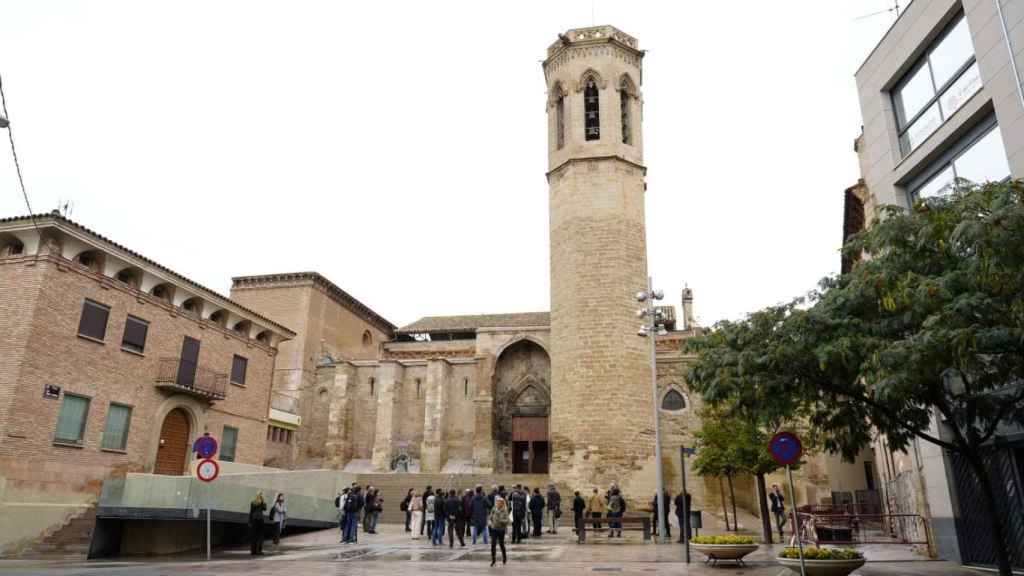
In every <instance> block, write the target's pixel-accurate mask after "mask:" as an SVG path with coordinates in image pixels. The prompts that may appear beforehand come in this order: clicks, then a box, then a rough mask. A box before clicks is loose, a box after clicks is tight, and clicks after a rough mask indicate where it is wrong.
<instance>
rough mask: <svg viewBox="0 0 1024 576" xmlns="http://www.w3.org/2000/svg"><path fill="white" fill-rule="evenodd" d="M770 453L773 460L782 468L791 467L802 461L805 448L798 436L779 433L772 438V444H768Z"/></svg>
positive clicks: (790, 433)
mask: <svg viewBox="0 0 1024 576" xmlns="http://www.w3.org/2000/svg"><path fill="white" fill-rule="evenodd" d="M768 451H769V452H771V455H772V459H773V460H775V462H776V463H778V464H779V465H780V466H789V465H791V464H796V463H797V462H798V461H799V460H800V456H801V455H803V453H804V447H803V444H801V443H800V439H799V438H797V437H796V434H793V433H792V432H779V433H778V434H776V435H775V436H772V439H771V442H769V443H768Z"/></svg>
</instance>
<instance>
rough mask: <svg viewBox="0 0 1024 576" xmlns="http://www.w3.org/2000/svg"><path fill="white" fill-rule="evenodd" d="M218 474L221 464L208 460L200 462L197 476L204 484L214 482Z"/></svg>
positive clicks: (197, 467)
mask: <svg viewBox="0 0 1024 576" xmlns="http://www.w3.org/2000/svg"><path fill="white" fill-rule="evenodd" d="M218 474H220V464H217V461H216V460H210V459H209V458H206V459H203V460H200V461H199V465H198V466H196V476H197V477H198V478H199V479H200V480H202V481H203V482H213V480H214V478H216V477H217V475H218Z"/></svg>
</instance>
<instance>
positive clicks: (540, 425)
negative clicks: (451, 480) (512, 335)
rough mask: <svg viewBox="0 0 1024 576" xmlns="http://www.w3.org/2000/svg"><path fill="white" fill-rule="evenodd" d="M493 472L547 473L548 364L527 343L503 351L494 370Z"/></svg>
mask: <svg viewBox="0 0 1024 576" xmlns="http://www.w3.org/2000/svg"><path fill="white" fill-rule="evenodd" d="M494 390H495V402H494V418H493V422H494V438H495V443H496V444H497V445H496V446H495V448H496V452H497V454H498V459H497V460H498V470H497V471H498V472H506V473H507V472H512V473H515V474H546V473H547V472H548V466H549V464H550V462H551V444H550V440H549V439H548V429H549V426H548V418H549V416H550V414H551V359H550V358H549V357H548V353H547V351H546V350H544V348H543V347H541V346H540V345H539V344H537V343H536V342H533V341H532V340H525V339H524V340H520V341H518V342H515V343H514V344H512V345H510V346H508V347H507V348H505V350H504V351H502V352H501V355H500V356H499V357H498V361H497V363H496V364H495V370H494Z"/></svg>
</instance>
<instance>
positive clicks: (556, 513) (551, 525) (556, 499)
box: [548, 484, 562, 534]
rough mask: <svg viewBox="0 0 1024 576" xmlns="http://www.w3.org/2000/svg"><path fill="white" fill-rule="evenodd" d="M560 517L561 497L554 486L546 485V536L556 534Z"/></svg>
mask: <svg viewBox="0 0 1024 576" xmlns="http://www.w3.org/2000/svg"><path fill="white" fill-rule="evenodd" d="M561 517H562V495H561V494H559V493H558V488H555V485H554V484H549V485H548V534H558V519H559V518H561Z"/></svg>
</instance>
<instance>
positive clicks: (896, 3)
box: [851, 0, 900, 22]
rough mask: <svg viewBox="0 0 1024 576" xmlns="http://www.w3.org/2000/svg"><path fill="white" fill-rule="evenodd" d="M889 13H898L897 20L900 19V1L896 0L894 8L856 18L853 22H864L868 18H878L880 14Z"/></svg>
mask: <svg viewBox="0 0 1024 576" xmlns="http://www.w3.org/2000/svg"><path fill="white" fill-rule="evenodd" d="M889 12H895V13H896V18H899V17H900V0H894V1H893V7H892V8H886V9H885V10H879V11H878V12H872V13H871V14H865V15H863V16H858V17H856V18H854V19H853V20H851V22H856V21H858V20H864V19H867V18H871V17H872V16H878V15H879V14H888V13H889Z"/></svg>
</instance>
